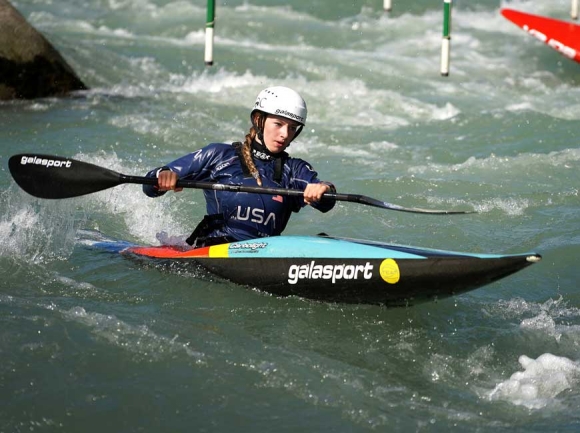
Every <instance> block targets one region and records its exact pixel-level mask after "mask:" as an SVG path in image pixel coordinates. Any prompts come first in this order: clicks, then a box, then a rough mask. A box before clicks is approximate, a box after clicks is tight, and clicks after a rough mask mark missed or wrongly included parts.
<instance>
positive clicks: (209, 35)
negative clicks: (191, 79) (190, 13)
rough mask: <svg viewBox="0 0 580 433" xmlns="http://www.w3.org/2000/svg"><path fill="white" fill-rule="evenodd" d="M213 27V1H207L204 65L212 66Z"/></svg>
mask: <svg viewBox="0 0 580 433" xmlns="http://www.w3.org/2000/svg"><path fill="white" fill-rule="evenodd" d="M214 25H215V1H214V0H207V19H206V21H205V57H204V60H205V64H206V66H211V65H213V30H214Z"/></svg>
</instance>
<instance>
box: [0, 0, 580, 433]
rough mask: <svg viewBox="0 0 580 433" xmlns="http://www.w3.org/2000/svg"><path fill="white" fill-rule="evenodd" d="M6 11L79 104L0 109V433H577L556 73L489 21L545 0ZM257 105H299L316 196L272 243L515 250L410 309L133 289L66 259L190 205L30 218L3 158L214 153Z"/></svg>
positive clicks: (573, 162) (562, 119) (181, 274)
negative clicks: (503, 271)
mask: <svg viewBox="0 0 580 433" xmlns="http://www.w3.org/2000/svg"><path fill="white" fill-rule="evenodd" d="M204 3H205V2H203V1H201V0H188V1H168V0H108V1H104V0H89V1H85V2H80V1H78V0H74V1H73V0H60V1H58V2H53V1H50V0H34V1H32V0H31V1H28V0H27V1H24V0H19V1H14V2H13V4H14V6H15V7H17V8H18V9H19V10H20V11H21V13H22V14H23V15H24V16H25V17H26V19H27V20H28V21H29V22H30V23H31V24H32V25H34V26H35V27H36V28H37V29H38V30H40V31H41V32H42V33H43V34H44V35H45V36H46V37H47V38H48V39H49V40H50V41H51V42H52V44H53V45H54V46H55V47H56V48H57V49H58V50H59V51H60V52H61V53H62V54H63V56H64V57H65V58H66V59H67V61H68V62H69V63H70V64H71V65H72V66H73V68H74V69H75V70H76V71H77V73H78V75H79V76H80V77H81V79H82V80H83V81H84V82H85V83H86V84H87V85H88V86H89V87H90V88H91V90H90V91H88V92H86V93H82V94H80V95H77V96H75V97H73V98H70V99H42V100H36V101H15V102H3V103H0V137H1V138H2V140H1V141H0V149H1V152H0V158H1V160H2V165H1V169H0V185H1V187H2V192H1V193H0V203H1V209H2V215H1V219H0V235H1V239H2V241H1V242H0V270H1V273H2V276H3V278H2V280H1V282H0V354H1V359H2V362H1V363H0V395H1V396H2V402H1V404H0V431H1V432H23V431H67V432H77V431H83V432H93V431H94V432H102V431H105V430H106V431H119V432H121V431H122V432H132V431H143V432H167V431H172V432H181V431H183V432H191V431H200V432H201V431H206V432H231V431H248V432H250V431H252V432H255V431H280V432H304V431H317V432H319V431H328V432H331V431H332V432H337V431H340V432H363V431H393V432H410V431H416V432H447V431H478V432H502V431H506V432H507V431H510V432H512V431H526V432H545V431H551V432H556V431H559V432H564V431H576V430H578V429H580V416H579V411H578V408H579V407H580V393H579V392H578V385H579V383H580V349H579V347H580V296H579V287H578V275H579V274H578V270H577V269H578V266H577V257H578V255H579V253H580V232H579V229H578V228H579V227H580V202H579V196H578V189H579V187H580V174H579V173H580V170H579V169H580V145H579V138H578V137H580V122H579V120H580V103H579V102H578V101H580V89H579V87H578V86H579V84H580V69H579V68H580V65H578V64H577V63H574V62H572V61H570V60H568V59H566V58H564V57H563V56H561V55H559V54H558V53H556V52H555V51H553V50H551V49H550V48H548V47H546V46H544V45H543V44H542V43H540V42H539V41H537V40H535V39H533V38H531V37H530V36H528V35H526V34H525V33H524V32H522V31H521V30H520V29H518V28H516V27H515V26H514V25H512V24H511V23H509V22H507V21H506V20H505V19H504V18H503V17H501V16H500V14H499V8H500V6H502V5H503V6H510V7H513V8H516V9H520V10H525V11H529V12H533V13H537V14H542V15H549V16H552V17H556V18H560V19H567V17H568V13H569V7H570V5H569V2H568V1H564V0H556V1H555V0H535V1H517V2H509V3H507V2H505V3H502V4H501V5H500V3H499V2H498V1H491V0H486V1H479V2H466V1H455V2H454V3H453V28H452V48H451V73H450V75H449V77H441V75H440V74H439V62H440V46H441V30H442V15H443V13H442V10H443V9H442V4H440V3H442V2H432V1H430V2H427V1H424V0H408V1H405V2H403V1H402V0H394V1H393V11H392V13H391V14H385V13H384V12H383V11H382V2H380V1H378V0H372V1H371V0H365V1H361V2H355V1H351V2H336V1H332V0H317V1H306V0H299V1H294V2H288V3H285V2H280V1H274V0H269V1H266V0H262V1H253V0H252V1H242V0H240V1H220V2H217V3H218V4H217V24H216V36H215V49H214V65H213V66H212V67H206V66H205V65H204V62H203V53H204V31H203V29H204V25H205V17H206V12H205V4H204ZM272 84H282V85H286V86H290V87H293V88H295V89H296V90H298V91H299V92H300V93H302V94H303V96H304V97H305V99H306V100H307V103H308V107H309V120H308V126H307V128H306V129H305V131H304V132H303V133H302V135H301V136H300V137H299V139H298V140H297V141H296V142H295V143H293V144H292V146H291V147H290V149H289V151H290V152H291V153H292V154H293V155H294V156H298V157H301V158H304V159H306V160H308V161H309V162H311V163H312V164H313V165H314V167H315V168H316V169H317V171H318V172H319V173H320V177H321V178H323V179H327V180H331V181H333V182H334V183H335V184H336V186H337V188H338V190H339V192H344V193H356V194H364V195H368V196H370V197H374V198H377V199H381V200H385V201H387V202H391V203H396V204H400V205H403V206H407V207H422V208H435V209H441V208H443V209H454V210H464V209H465V210H475V211H477V213H476V214H471V215H453V216H435V215H414V214H408V213H401V212H396V211H389V210H382V209H377V208H371V207H368V206H362V205H358V204H354V203H346V202H341V203H339V204H338V205H337V207H336V208H335V209H334V210H333V211H332V212H330V213H328V214H324V215H322V214H320V213H318V212H316V211H314V210H312V209H305V210H303V211H302V212H300V213H299V214H297V215H295V216H294V217H293V219H292V220H291V222H290V224H289V225H288V228H287V230H286V233H287V234H294V235H312V234H316V233H320V232H322V231H324V232H326V233H329V234H331V235H337V236H346V237H356V238H362V239H370V240H380V241H393V242H396V243H400V244H407V245H415V246H421V247H429V248H438V249H448V250H455V251H466V252H474V253H491V254H496V253H497V254H501V253H517V252H528V251H535V252H538V253H540V254H542V255H543V257H544V259H543V261H542V262H540V263H539V264H536V265H534V266H532V267H530V268H528V269H525V270H524V271H522V272H520V273H518V274H515V275H513V276H510V277H508V278H506V279H504V280H501V281H499V282H496V283H494V284H492V285H489V286H486V287H483V288H481V289H478V290H476V291H473V292H470V293H467V294H464V295H462V296H458V297H455V298H451V299H447V300H442V301H439V302H433V303H428V304H424V305H419V306H415V307H410V308H399V309H386V308H380V307H376V306H365V305H340V304H325V303H316V302H312V301H306V300H302V299H297V298H276V297H272V296H268V295H267V294H264V293H260V292H258V291H254V290H251V289H247V288H243V287H238V286H235V285H232V284H229V283H227V282H223V281H221V280H217V279H215V278H212V277H211V276H209V275H205V274H201V273H198V272H196V271H188V272H186V271H183V270H171V269H157V268H155V267H153V266H151V265H146V264H143V263H138V262H134V261H131V260H127V259H124V258H123V257H120V256H115V255H112V254H107V253H104V252H99V251H96V250H94V249H91V248H89V247H87V245H85V243H84V242H83V241H82V239H84V238H86V237H87V236H89V235H91V236H93V235H92V233H93V231H94V230H98V231H100V232H101V233H102V234H103V236H105V237H107V238H110V239H122V240H126V241H130V242H136V243H141V244H156V243H157V242H158V241H157V237H158V234H160V233H161V232H165V235H166V236H181V235H185V234H189V232H190V231H191V230H192V229H193V227H194V226H195V225H196V223H197V221H198V220H199V219H200V218H201V217H202V216H203V214H204V209H205V206H204V203H203V197H202V193H201V191H195V190H187V191H184V192H181V193H179V194H169V195H167V196H166V197H164V198H163V199H159V200H152V199H149V198H147V197H146V196H144V195H143V194H142V193H141V190H140V187H139V186H137V185H123V186H119V187H116V188H113V189H109V190H106V191H102V192H99V193H97V194H92V195H89V196H85V197H80V198H74V199H67V200H59V201H48V200H38V199H34V198H32V197H31V196H29V195H27V194H26V193H24V192H22V191H21V190H20V189H19V188H18V187H17V186H16V185H15V184H14V182H13V181H12V179H11V177H10V174H9V173H8V169H7V160H8V157H9V156H11V155H13V154H16V153H20V152H42V153H47V154H55V155H62V156H69V157H73V158H77V159H81V160H84V161H88V162H91V163H94V164H98V165H101V166H104V167H108V168H111V169H113V170H116V171H119V172H122V173H125V174H132V175H143V174H144V173H145V172H146V171H147V170H149V169H150V168H152V167H154V166H158V165H160V164H162V163H165V162H167V161H170V160H172V159H174V158H176V157H178V156H181V155H182V154H184V153H186V152H189V151H191V150H195V149H197V148H199V147H201V146H203V145H205V144H206V143H208V142H212V141H224V142H231V141H234V140H240V139H242V138H243V135H244V134H245V133H246V131H247V129H248V127H249V119H248V116H249V110H250V108H251V107H252V106H253V102H254V98H255V96H256V95H257V93H258V92H259V91H260V90H261V89H262V88H264V87H266V86H269V85H272Z"/></svg>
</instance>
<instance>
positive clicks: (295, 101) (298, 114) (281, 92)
mask: <svg viewBox="0 0 580 433" xmlns="http://www.w3.org/2000/svg"><path fill="white" fill-rule="evenodd" d="M256 111H262V112H264V113H267V114H273V115H275V116H281V117H285V118H287V119H290V120H294V121H296V122H298V123H300V124H301V125H303V126H304V125H305V124H306V114H307V111H308V110H307V108H306V102H305V101H304V99H303V98H302V96H300V95H299V94H298V92H296V91H294V90H292V89H289V88H288V87H283V86H274V87H268V88H267V89H264V90H262V91H261V92H260V93H259V94H258V97H257V98H256V102H255V103H254V107H253V110H252V113H251V114H250V118H253V116H254V113H255V112H256Z"/></svg>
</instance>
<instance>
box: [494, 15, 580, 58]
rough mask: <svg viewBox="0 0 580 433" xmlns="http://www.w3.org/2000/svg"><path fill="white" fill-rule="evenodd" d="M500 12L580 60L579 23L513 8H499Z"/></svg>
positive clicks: (531, 33) (544, 40)
mask: <svg viewBox="0 0 580 433" xmlns="http://www.w3.org/2000/svg"><path fill="white" fill-rule="evenodd" d="M500 12H501V14H502V15H503V16H504V17H505V18H506V19H508V20H509V21H511V22H512V23H514V24H515V25H517V26H518V27H520V28H522V29H523V30H525V31H526V32H528V33H529V34H530V35H532V36H534V37H535V38H537V39H539V40H540V41H542V42H544V43H545V44H547V45H549V46H550V47H552V48H553V49H555V50H556V51H558V52H559V53H561V54H563V55H564V56H566V57H568V58H570V59H572V60H574V61H576V62H580V25H578V24H573V23H570V22H567V21H561V20H556V19H554V18H549V17H543V16H540V15H532V14H529V13H526V12H521V11H517V10H514V9H501V11H500Z"/></svg>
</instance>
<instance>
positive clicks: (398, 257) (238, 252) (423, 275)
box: [90, 236, 541, 306]
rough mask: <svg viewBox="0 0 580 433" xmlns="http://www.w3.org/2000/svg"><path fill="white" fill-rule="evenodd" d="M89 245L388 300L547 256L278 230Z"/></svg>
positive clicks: (466, 284)
mask: <svg viewBox="0 0 580 433" xmlns="http://www.w3.org/2000/svg"><path fill="white" fill-rule="evenodd" d="M90 245H91V246H93V247H96V248H99V249H105V250H108V251H111V252H118V253H121V254H122V255H125V256H128V257H131V258H138V259H144V260H147V261H152V262H153V263H157V264H160V265H166V264H169V265H179V267H180V268H181V267H183V266H185V267H187V266H191V267H192V269H195V268H199V267H202V268H204V269H206V270H207V271H209V272H210V273H211V274H213V275H217V276H219V277H221V278H223V279H226V280H228V281H231V282H233V283H236V284H240V285H243V286H247V287H251V288H257V289H259V290H261V291H264V292H267V293H270V294H273V295H277V296H298V297H302V298H307V299H313V300H317V301H327V302H338V303H356V304H375V305H385V306H405V305H414V304H419V303H422V302H426V301H433V300H438V299H444V298H447V297H450V296H453V295H459V294H461V293H465V292H468V291H470V290H474V289H477V288H479V287H481V286H484V285H486V284H490V283H492V282H494V281H497V280H499V279H501V278H504V277H507V276H508V275H510V274H513V273H515V272H517V271H519V270H521V269H523V268H525V267H527V266H530V265H532V264H534V263H537V262H539V261H540V260H541V256H540V255H539V254H536V253H526V254H507V255H495V254H467V253H457V252H452V251H444V250H435V249H425V248H417V247H409V246H402V245H395V244H389V243H381V242H372V241H364V240H356V239H346V238H333V237H328V236H276V237H270V238H263V239H256V240H251V241H241V242H233V243H227V244H222V245H214V246H210V247H204V248H197V249H190V248H184V247H181V246H137V245H132V244H128V243H126V242H109V241H94V242H91V243H90Z"/></svg>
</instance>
